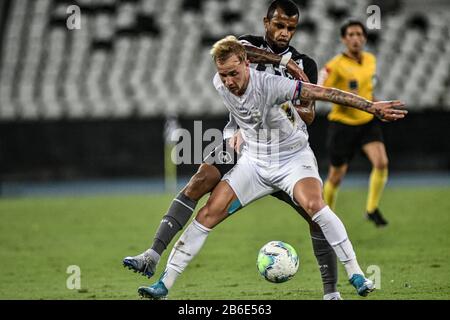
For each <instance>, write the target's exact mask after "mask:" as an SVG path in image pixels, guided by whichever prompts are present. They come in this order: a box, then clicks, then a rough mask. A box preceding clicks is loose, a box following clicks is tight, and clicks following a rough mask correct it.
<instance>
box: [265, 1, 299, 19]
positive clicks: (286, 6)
mask: <svg viewBox="0 0 450 320" xmlns="http://www.w3.org/2000/svg"><path fill="white" fill-rule="evenodd" d="M278 8H280V9H281V10H283V11H284V13H286V15H287V16H288V17H293V16H295V15H300V12H299V11H298V7H297V5H296V4H295V3H294V2H292V1H291V0H275V1H272V3H271V4H270V6H269V9H267V16H266V17H267V19H269V20H270V19H272V18H273V14H274V12H275V10H277V9H278Z"/></svg>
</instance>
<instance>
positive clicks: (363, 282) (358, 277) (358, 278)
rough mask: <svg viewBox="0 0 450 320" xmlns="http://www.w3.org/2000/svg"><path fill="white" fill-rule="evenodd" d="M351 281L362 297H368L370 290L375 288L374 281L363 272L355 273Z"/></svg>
mask: <svg viewBox="0 0 450 320" xmlns="http://www.w3.org/2000/svg"><path fill="white" fill-rule="evenodd" d="M349 281H350V283H351V284H352V286H354V287H355V289H356V291H357V292H358V294H359V295H360V296H362V297H366V296H367V295H368V294H369V293H370V292H372V291H373V290H375V286H374V284H373V282H372V281H371V280H369V279H367V278H365V277H364V276H363V275H362V274H354V275H352V277H351V278H350V280H349Z"/></svg>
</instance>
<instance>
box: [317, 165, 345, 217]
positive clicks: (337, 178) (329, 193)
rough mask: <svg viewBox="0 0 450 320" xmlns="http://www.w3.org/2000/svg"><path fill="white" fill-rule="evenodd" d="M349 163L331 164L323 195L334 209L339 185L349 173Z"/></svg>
mask: <svg viewBox="0 0 450 320" xmlns="http://www.w3.org/2000/svg"><path fill="white" fill-rule="evenodd" d="M347 169H348V164H342V165H340V166H334V165H332V164H331V165H330V166H329V168H328V176H327V180H326V181H325V183H324V185H323V197H324V200H325V202H326V203H327V204H328V206H329V207H330V208H331V209H332V210H334V209H335V208H336V200H337V196H338V191H339V186H340V185H341V182H342V180H343V179H344V177H345V174H346V173H347Z"/></svg>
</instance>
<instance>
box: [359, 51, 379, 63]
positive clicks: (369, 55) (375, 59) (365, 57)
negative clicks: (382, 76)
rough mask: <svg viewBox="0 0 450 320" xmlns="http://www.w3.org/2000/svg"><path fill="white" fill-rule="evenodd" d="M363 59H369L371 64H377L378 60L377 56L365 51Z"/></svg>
mask: <svg viewBox="0 0 450 320" xmlns="http://www.w3.org/2000/svg"><path fill="white" fill-rule="evenodd" d="M362 54H363V59H367V60H368V61H370V62H376V61H377V58H376V57H375V55H374V54H373V53H371V52H368V51H363V53H362Z"/></svg>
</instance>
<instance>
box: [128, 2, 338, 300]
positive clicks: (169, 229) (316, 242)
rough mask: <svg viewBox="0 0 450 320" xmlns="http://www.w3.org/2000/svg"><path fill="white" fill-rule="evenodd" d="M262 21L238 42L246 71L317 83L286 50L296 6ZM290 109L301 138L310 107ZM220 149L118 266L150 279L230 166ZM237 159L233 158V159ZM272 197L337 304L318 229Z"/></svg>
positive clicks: (273, 7) (331, 263)
mask: <svg viewBox="0 0 450 320" xmlns="http://www.w3.org/2000/svg"><path fill="white" fill-rule="evenodd" d="M263 21H264V28H265V31H266V33H265V36H264V37H261V36H253V35H245V36H242V37H240V38H239V40H240V41H241V43H242V44H243V45H244V47H245V48H246V51H247V53H248V59H249V61H250V62H251V66H252V67H253V68H255V69H256V70H259V71H264V72H268V73H270V74H275V75H281V76H284V77H288V78H291V79H292V78H296V79H301V80H303V81H308V82H309V81H311V82H312V83H317V64H316V62H315V61H314V60H313V59H311V58H310V57H309V56H307V55H305V54H301V53H299V52H298V51H297V50H296V49H295V48H293V47H292V46H290V45H289V43H290V41H291V39H292V37H293V36H294V33H295V32H296V29H297V25H298V21H299V10H298V8H297V6H296V5H295V4H294V3H293V2H292V1H289V0H275V1H273V2H272V3H271V4H270V6H269V8H268V10H267V14H266V17H264V20H263ZM295 108H296V110H297V112H299V114H300V116H301V118H302V119H303V121H304V123H302V126H303V130H304V131H305V132H306V124H311V122H312V121H313V119H314V115H315V113H314V102H313V101H305V102H302V103H301V104H300V105H298V106H295ZM283 110H284V111H285V112H287V114H288V117H289V118H290V119H291V121H293V119H294V115H293V114H292V111H291V110H292V109H291V108H290V107H289V104H287V103H286V104H285V105H284V106H283ZM305 123H306V124H305ZM236 130H238V127H237V126H236V125H235V124H234V123H233V122H230V123H229V124H228V125H227V126H226V128H225V130H224V131H225V134H224V139H229V138H231V140H232V142H231V143H232V144H233V145H234V147H235V148H237V149H239V144H240V143H239V142H238V141H239V140H240V136H239V134H236V135H235V136H234V137H232V136H231V135H227V132H233V133H234V132H235V131H236ZM236 141H237V143H236ZM222 148H223V146H219V147H218V148H217V149H216V151H215V152H213V154H211V155H210V156H209V157H208V158H207V159H205V163H203V164H202V165H200V167H199V169H198V172H197V173H196V174H195V175H194V176H193V177H192V178H191V179H190V181H189V183H188V184H187V186H185V187H184V188H183V190H182V191H181V192H180V193H179V194H178V196H177V197H176V198H175V199H174V200H173V201H172V204H171V205H170V207H169V210H168V211H167V213H166V214H165V215H164V217H163V219H162V221H161V224H160V226H159V228H158V230H157V232H156V235H155V239H154V241H153V244H152V246H151V248H150V249H148V250H146V251H145V252H144V253H142V254H140V255H138V256H135V257H126V258H125V259H124V261H123V262H124V265H125V266H126V267H128V268H130V269H132V270H135V271H138V272H140V273H142V274H144V275H146V276H148V277H151V276H152V275H153V274H154V272H155V270H156V266H157V264H158V262H159V260H160V257H161V255H162V253H163V252H164V250H165V249H166V248H167V247H168V246H169V244H170V242H171V241H172V239H173V238H174V236H175V235H176V234H177V233H178V231H179V230H181V229H182V228H183V227H184V226H185V225H186V223H187V222H188V220H189V219H190V217H191V215H192V213H193V212H194V210H195V207H196V205H197V201H198V200H200V199H201V198H202V197H203V196H204V195H205V194H207V193H208V192H211V190H212V189H213V188H214V187H215V186H216V185H217V184H218V183H219V181H220V179H221V178H222V177H223V176H224V175H225V174H226V173H227V172H228V171H229V170H230V169H231V168H232V167H233V166H234V164H227V163H222V162H221V161H220V160H219V161H217V154H216V153H217V152H220V151H222ZM236 158H237V156H236V154H235V155H234V158H233V159H236ZM273 196H275V197H276V198H278V199H280V200H282V201H284V202H286V203H288V204H289V205H290V206H291V207H293V208H294V209H295V210H296V211H297V212H298V213H299V214H300V215H302V216H303V217H304V218H305V220H306V221H307V222H308V223H309V226H310V233H311V241H312V244H313V249H314V254H315V256H316V259H317V262H318V265H319V268H320V272H321V276H322V282H323V290H324V299H333V300H338V299H340V298H341V296H340V293H339V292H338V291H337V287H336V285H337V279H338V276H337V260H336V255H335V253H334V251H333V248H332V247H331V246H330V245H329V244H328V242H327V241H326V239H325V237H324V235H323V233H322V231H321V229H320V228H319V226H318V225H317V224H316V223H315V222H313V221H312V220H311V218H310V216H309V215H308V214H307V213H306V212H305V211H304V210H303V209H302V208H300V207H298V206H296V205H295V204H294V203H293V202H292V200H291V198H290V197H289V195H288V194H286V193H285V192H282V191H279V192H276V193H274V194H273Z"/></svg>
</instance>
